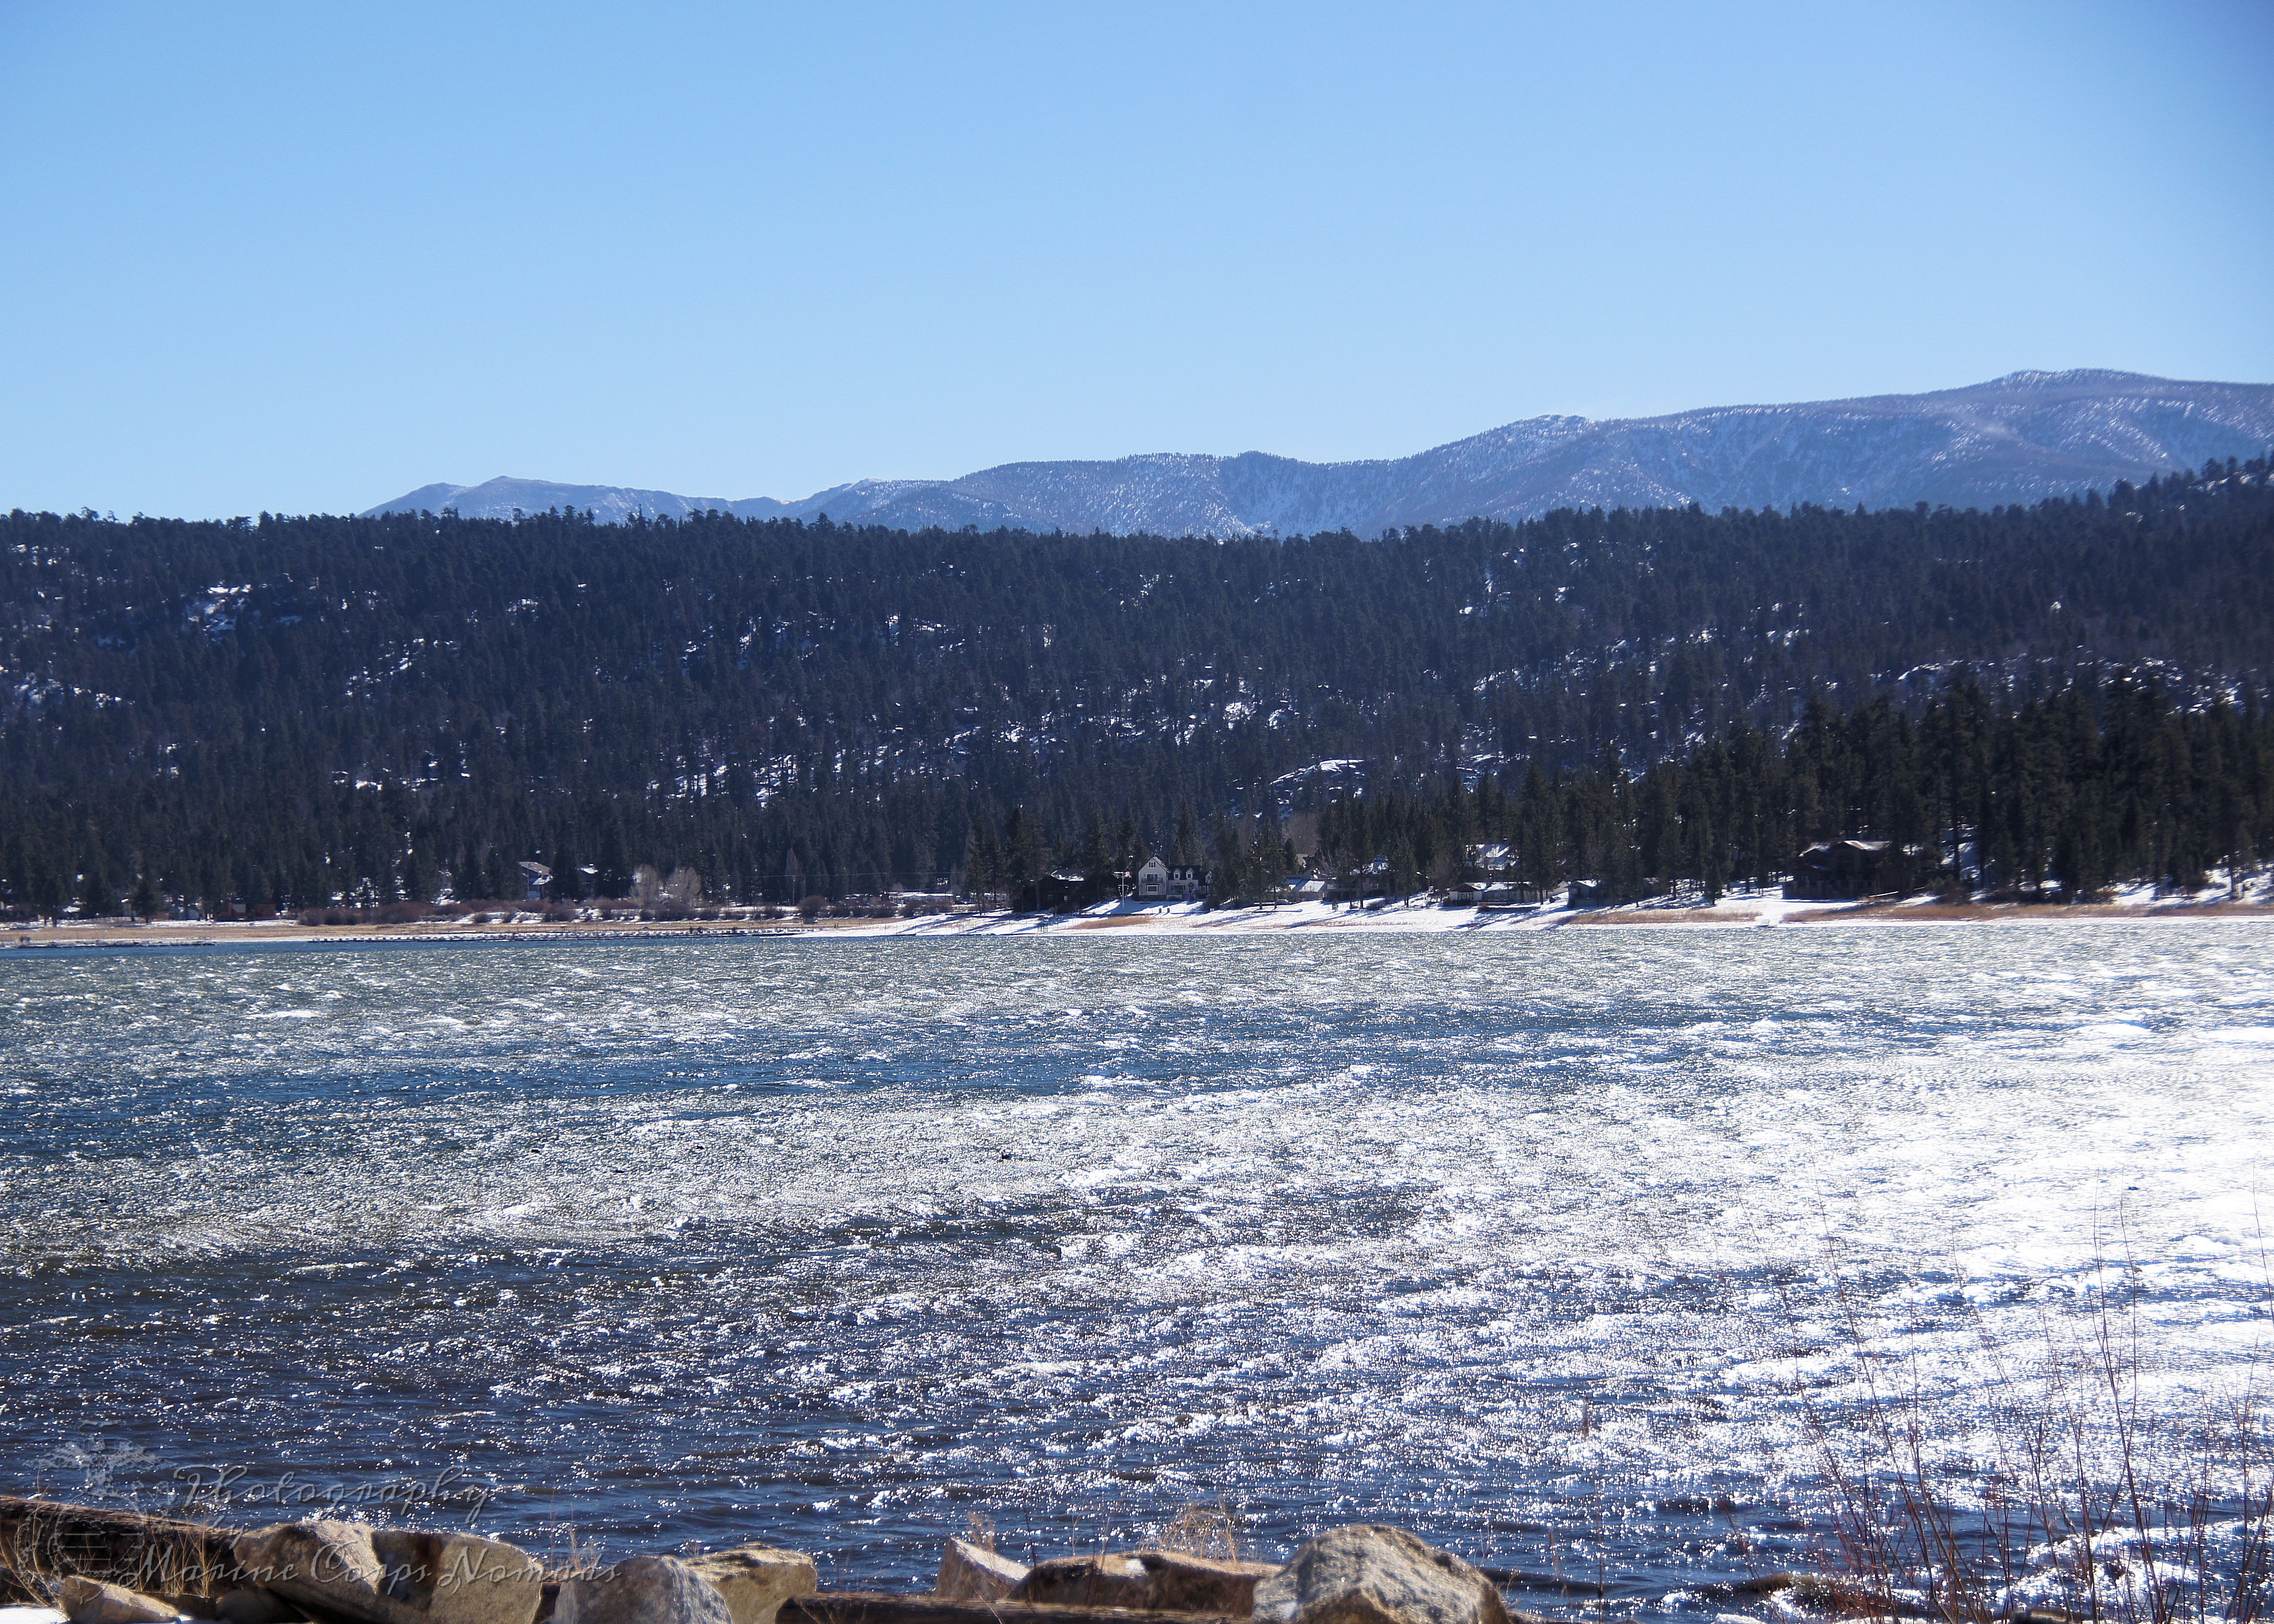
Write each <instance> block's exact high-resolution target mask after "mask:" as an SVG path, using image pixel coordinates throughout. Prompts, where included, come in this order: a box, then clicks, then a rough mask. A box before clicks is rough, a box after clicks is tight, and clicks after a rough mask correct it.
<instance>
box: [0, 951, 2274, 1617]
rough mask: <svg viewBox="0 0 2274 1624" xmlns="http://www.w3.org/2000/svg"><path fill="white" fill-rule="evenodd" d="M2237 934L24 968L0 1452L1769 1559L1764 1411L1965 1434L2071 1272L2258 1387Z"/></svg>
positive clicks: (1703, 1559)
mask: <svg viewBox="0 0 2274 1624" xmlns="http://www.w3.org/2000/svg"><path fill="white" fill-rule="evenodd" d="M2270 943H2274V936H2269V934H2268V933H2267V931H2266V930H2265V929H2264V928H2263V926H2258V925H2254V924H2248V923H2244V924H2230V925H2180V924H2169V923H2151V924H2142V925H2136V926H2129V925H2103V926H2091V927H2071V926H2058V925H2056V926H2045V927H2033V926H2022V925H2015V926H1999V927H1994V928H1987V929H1981V928H1977V929H1967V928H1949V929H1945V928H1920V929H1902V930H1894V929H1881V930H1860V929H1858V930H1846V929H1801V930H1791V931H1781V932H1766V931H1764V932H1748V933H1713V935H1711V936H1709V937H1708V936H1699V935H1698V934H1696V933H1684V932H1683V931H1680V930H1651V929H1633V930H1622V931H1617V932H1608V931H1605V932H1595V933H1589V934H1586V935H1585V936H1582V935H1581V934H1580V933H1557V934H1544V935H1534V936H1510V937H1508V938H1504V939H1499V940H1494V939H1480V938H1470V939H1459V940H1444V939H1441V938H1437V937H1427V936H1403V937H1400V936H1354V937H1351V938H1347V939H1335V940H1316V939H1314V940H1305V941H1300V942H1292V941H1283V940H1278V939H1275V938H1271V937H1246V938H1238V939H1227V940H1220V941H1194V940H1190V939H1186V938H1171V937H1156V938H1147V939H1139V940H1126V939H1124V940H1096V939H1084V938H1081V937H1065V938H1058V939H1050V940H1029V939H1007V940H983V941H960V942H924V941H899V942H895V941H869V942H831V941H813V942H804V941H800V942H786V941H779V940H769V941H747V940H745V941H710V942H687V943H657V944H637V945H622V946H609V947H598V948H596V947H593V946H591V945H576V946H538V945H516V946H472V947H418V948H400V949H382V950H336V949H334V950H301V951H181V952H174V953H165V954H147V955H130V954H118V955H109V956H103V955H93V954H90V955H83V956H63V955H48V956H39V957H34V956H31V955H23V956H11V957H10V958H9V959H7V961H6V962H4V963H0V1016H4V1022H0V1024H4V1025H5V1026H6V1028H7V1030H8V1033H9V1040H10V1041H9V1042H8V1045H7V1051H6V1054H7V1057H6V1060H5V1067H6V1071H5V1073H4V1077H5V1093H4V1095H0V1158H4V1159H0V1181H4V1182H0V1218H4V1221H5V1223H6V1225H7V1232H8V1236H9V1239H8V1243H7V1246H8V1250H7V1253H6V1257H5V1259H4V1262H5V1265H6V1267H9V1268H11V1269H12V1270H13V1272H14V1279H13V1280H12V1282H11V1290H10V1291H9V1292H8V1293H7V1294H6V1298H5V1300H4V1303H0V1391H4V1398H0V1457H4V1461H5V1464H6V1467H7V1471H8V1475H9V1476H10V1477H11V1478H12V1479H13V1480H15V1481H16V1482H19V1483H25V1482H32V1481H39V1482H41V1483H43V1484H44V1485H46V1486H48V1487H49V1491H50V1492H58V1493H72V1494H77V1495H79V1497H81V1498H87V1497H90V1496H92V1497H107V1498H109V1499H113V1500H117V1499H121V1498H127V1499H132V1498H134V1497H137V1496H139V1497H143V1498H145V1499H162V1498H163V1496H164V1495H165V1494H166V1493H167V1492H169V1485H171V1484H173V1483H175V1482H176V1481H177V1476H176V1475H177V1473H179V1472H181V1471H183V1470H197V1469H201V1468H207V1467H211V1466H214V1465H216V1464H219V1465H228V1466H233V1467H242V1468H244V1469H245V1476H244V1477H243V1478H242V1479H240V1480H239V1481H240V1482H241V1483H243V1484H247V1485H255V1487H256V1489H257V1485H260V1484H261V1483H265V1482H274V1481H275V1479H276V1478H277V1477H279V1475H280V1474H282V1473H283V1472H285V1471H286V1470H291V1471H296V1472H297V1473H299V1474H300V1475H301V1477H303V1478H308V1477H313V1478H315V1479H320V1480H321V1481H323V1482H325V1483H328V1484H345V1485H352V1484H357V1483H372V1482H378V1481H380V1480H382V1479H384V1480H388V1481H395V1482H401V1483H407V1484H410V1485H414V1490H413V1492H414V1494H415V1492H416V1485H428V1486H430V1487H432V1486H433V1485H437V1484H440V1485H444V1487H443V1488H442V1489H438V1490H437V1491H436V1492H435V1494H434V1496H433V1500H434V1503H433V1506H430V1507H427V1508H426V1509H427V1511H428V1512H429V1514H430V1515H432V1514H433V1513H436V1512H439V1511H440V1510H443V1509H448V1507H452V1506H455V1505H456V1504H457V1503H458V1502H456V1501H452V1500H448V1494H449V1493H461V1494H463V1490H464V1486H465V1485H467V1484H469V1483H477V1484H478V1485H483V1493H484V1494H485V1495H486V1496H487V1497H488V1498H487V1499H486V1500H485V1502H484V1504H483V1505H482V1507H481V1510H480V1514H479V1515H480V1516H481V1519H482V1521H483V1522H484V1525H485V1526H486V1527H490V1528H492V1529H494V1530H497V1531H501V1532H504V1533H508V1534H517V1535H519V1536H521V1537H523V1538H532V1539H537V1540H538V1541H539V1542H540V1543H542V1541H543V1540H544V1539H545V1538H552V1537H554V1536H556V1535H558V1534H559V1533H560V1531H561V1530H564V1529H574V1530H576V1532H577V1534H578V1536H579V1538H581V1539H583V1540H585V1541H587V1542H589V1541H590V1540H591V1539H592V1538H601V1539H604V1540H608V1539H613V1540H614V1541H616V1542H617V1543H618V1544H620V1545H635V1544H647V1545H670V1544H675V1543H676V1542H678V1541H680V1540H682V1539H704V1540H712V1539H717V1538H723V1537H727V1536H730V1535H733V1536H741V1535H745V1534H753V1533H755V1534H757V1535H761V1536H764V1537H768V1538H776V1539H779V1540H780V1541H782V1542H784V1543H787V1544H792V1545H801V1546H804V1547H806V1548H809V1549H814V1550H817V1551H818V1552H821V1553H824V1554H825V1556H826V1557H827V1559H828V1560H830V1561H831V1562H832V1565H833V1566H832V1573H833V1575H834V1576H835V1580H836V1581H837V1582H849V1581H850V1580H853V1579H862V1580H868V1581H890V1580H894V1579H900V1578H906V1577H909V1576H912V1575H915V1574H916V1573H918V1572H919V1571H922V1570H923V1569H924V1568H925V1566H926V1564H927V1563H929V1562H930V1560H932V1555H933V1552H934V1549H935V1545H936V1541H937V1538H938V1537H939V1535H941V1534H942V1533H943V1532H945V1531H953V1530H956V1529H960V1527H961V1526H962V1524H963V1522H964V1520H965V1518H966V1517H967V1515H968V1514H969V1513H970V1512H971V1511H972V1510H973V1509H975V1508H977V1509H983V1510H984V1511H985V1512H986V1514H987V1515H989V1516H990V1518H991V1520H992V1521H993V1522H994V1524H995V1526H996V1527H997V1528H998V1530H1001V1533H1002V1535H1003V1537H1004V1538H1005V1541H1006V1543H1007V1544H1009V1545H1012V1546H1013V1547H1020V1546H1023V1545H1025V1544H1027V1543H1029V1542H1031V1543H1033V1544H1035V1545H1037V1546H1038V1547H1041V1548H1046V1549H1047V1548H1052V1547H1058V1546H1064V1545H1073V1544H1080V1543H1094V1542H1095V1541H1096V1539H1098V1538H1104V1537H1111V1536H1114V1535H1120V1534H1131V1533H1138V1532H1142V1531H1145V1530H1148V1529H1152V1528H1156V1527H1157V1526H1158V1525H1159V1524H1160V1523H1161V1522H1163V1521H1165V1520H1166V1518H1167V1517H1168V1516H1170V1515H1172V1514H1173V1513H1174V1511H1175V1510H1176V1508H1177V1507H1178V1506H1180V1505H1182V1504H1185V1503H1186V1502H1189V1501H1193V1500H1211V1501H1213V1500H1217V1499H1218V1498H1222V1499H1224V1500H1226V1501H1228V1502H1229V1503H1231V1504H1232V1505H1234V1506H1237V1507H1239V1508H1241V1510H1242V1512H1243V1515H1245V1516H1246V1520H1247V1522H1248V1524H1249V1526H1250V1529H1251V1530H1252V1533H1253V1536H1254V1538H1255V1539H1256V1540H1257V1541H1258V1542H1259V1543H1260V1544H1261V1545H1263V1546H1265V1547H1267V1548H1269V1547H1272V1546H1275V1545H1276V1546H1282V1547H1284V1546H1285V1545H1288V1544H1289V1543H1291V1542H1292V1541H1294V1540H1296V1539H1298V1538H1300V1537H1301V1535H1302V1533H1303V1532H1304V1531H1305V1530H1309V1529H1312V1528H1315V1527H1317V1526H1319V1525H1321V1524H1323V1523H1327V1522H1336V1521H1346V1520H1351V1519H1352V1518H1357V1517H1381V1518H1384V1519H1389V1520H1394V1521H1398V1522H1405V1523H1408V1524H1410V1525H1412V1526H1415V1527H1417V1528H1420V1529H1422V1530H1425V1531H1427V1532H1429V1533H1430V1534H1431V1535H1432V1536H1433V1537H1434V1538H1439V1539H1441V1540H1442V1541H1443V1542H1444V1543H1446V1544H1449V1545H1454V1546H1455V1547H1457V1548H1459V1549H1462V1550H1464V1551H1465V1552H1467V1553H1469V1554H1471V1555H1472V1556H1477V1557H1479V1558H1487V1557H1489V1558H1492V1559H1494V1560H1501V1561H1503V1562H1505V1563H1508V1564H1509V1565H1511V1566H1521V1567H1525V1568H1535V1569H1541V1570H1549V1569H1554V1570H1562V1571H1569V1570H1570V1569H1571V1568H1572V1565H1573V1564H1575V1563H1584V1565H1585V1567H1586V1568H1587V1570H1588V1572H1589V1573H1590V1574H1592V1573H1593V1570H1594V1568H1595V1566H1596V1564H1597V1562H1598V1560H1600V1563H1601V1565H1602V1567H1603V1568H1604V1569H1605V1571H1607V1572H1608V1573H1609V1574H1610V1575H1613V1576H1614V1577H1615V1578H1616V1579H1618V1580H1619V1581H1620V1582H1621V1583H1622V1585H1623V1593H1624V1594H1630V1595H1632V1596H1634V1597H1637V1598H1648V1597H1660V1598H1662V1597H1666V1596H1668V1595H1672V1596H1673V1597H1675V1602H1673V1603H1670V1604H1668V1605H1675V1606H1676V1607H1677V1609H1679V1608H1681V1607H1689V1608H1690V1609H1691V1610H1696V1609H1698V1608H1702V1609H1703V1610H1704V1611H1705V1612H1707V1613H1711V1612H1712V1611H1713V1606H1712V1605H1708V1604H1707V1603H1706V1602H1702V1601H1698V1602H1694V1603H1693V1602H1688V1601H1684V1600H1683V1599H1682V1598H1686V1597H1690V1596H1692V1595H1693V1591H1691V1590H1687V1589H1685V1588H1684V1587H1688V1586H1695V1585H1698V1584H1700V1583H1705V1582H1707V1581H1710V1580H1711V1579H1713V1578H1714V1577H1715V1576H1717V1575H1718V1576H1721V1577H1727V1576H1728V1575H1730V1574H1733V1573H1738V1572H1752V1571H1758V1570H1760V1569H1762V1568H1770V1567H1777V1566H1790V1565H1795V1564H1796V1563H1798V1562H1800V1561H1802V1560H1804V1559H1805V1557H1806V1556H1807V1554H1808V1553H1807V1546H1808V1544H1809V1542H1810V1540H1811V1538H1814V1537H1815V1536H1813V1535H1812V1534H1811V1532H1810V1531H1809V1530H1810V1518H1811V1515H1814V1514H1815V1513H1816V1512H1818V1511H1820V1509H1821V1503H1822V1502H1821V1496H1820V1492H1819V1489H1818V1485H1815V1483H1814V1473H1815V1468H1816V1463H1817V1459H1818V1456H1817V1447H1818V1446H1817V1440H1816V1439H1815V1438H1814V1437H1813V1436H1812V1434H1811V1430H1810V1427H1809V1425H1807V1424H1806V1422H1805V1420H1804V1418H1803V1417H1804V1416H1805V1415H1807V1414H1810V1413H1813V1414H1814V1415H1816V1416H1818V1417H1824V1418H1826V1420H1827V1422H1828V1424H1829V1425H1831V1426H1833V1428H1834V1431H1835V1433H1836V1432H1837V1430H1838V1428H1839V1427H1840V1426H1841V1425H1843V1424H1844V1417H1848V1416H1849V1414H1850V1413H1851V1412H1852V1410H1853V1408H1854V1406H1855V1405H1856V1402H1857V1401H1858V1400H1859V1399H1860V1397H1861V1396H1862V1395H1863V1394H1864V1392H1865V1391H1866V1390H1867V1388H1868V1387H1870V1386H1871V1384H1873V1383H1881V1384H1884V1383H1885V1382H1886V1381H1888V1380H1894V1379H1895V1375H1896V1373H1897V1372H1899V1373H1900V1380H1901V1383H1902V1384H1904V1391H1905V1392H1906V1394H1908V1395H1916V1396H1917V1398H1918V1400H1919V1402H1921V1403H1922V1404H1923V1405H1924V1413H1925V1414H1926V1415H1927V1416H1928V1417H1930V1418H1931V1429H1932V1432H1933V1440H1934V1447H1936V1448H1937V1449H1939V1450H1941V1451H1943V1452H1945V1454H1946V1456H1947V1457H1948V1458H1949V1459H1950V1460H1951V1461H1953V1462H1959V1463H1960V1464H1961V1465H1963V1463H1964V1462H1966V1461H1967V1460H1969V1459H1972V1460H1976V1461H1980V1460H1983V1459H1986V1458H1988V1453H1989V1452H1991V1451H1992V1450H1993V1449H1994V1447H1995V1440H1994V1439H1992V1438H1990V1437H1988V1436H1987V1435H1986V1433H1985V1428H1986V1427H1987V1417H1988V1415H1989V1413H1990V1411H1991V1410H1992V1408H1993V1407H1994V1403H1995V1402H1996V1398H1997V1395H1998V1393H1999V1392H2000V1391H2002V1389H2001V1387H2000V1386H1999V1384H2000V1383H2001V1382H2010V1380H2012V1379H2013V1375H2014V1368H2013V1367H2014V1366H2016V1365H2027V1364H2028V1363H2029V1360H2030V1358H2031V1357H2033V1356H2034V1351H2035V1350H2041V1349H2042V1348H2044V1346H2045V1345H2046V1344H2047V1339H2048V1338H2049V1337H2052V1338H2057V1337H2059V1336H2060V1335H2067V1331H2066V1330H2065V1329H2064V1327H2072V1326H2073V1324H2074V1322H2075V1321H2076V1317H2077V1315H2078V1313H2079V1312H2083V1311H2086V1310H2089V1309H2090V1307H2091V1306H2092V1305H2093V1304H2096V1303H2097V1302H2098V1301H2100V1300H2102V1299H2101V1296H2100V1294H2103V1293H2106V1292H2109V1291H2110V1290H2112V1282H2116V1283H2117V1284H2120V1285H2121V1287H2122V1290H2123V1295H2124V1300H2125V1303H2126V1304H2127V1308H2126V1312H2127V1314H2128V1315H2129V1316H2131V1318H2130V1319H2128V1320H2127V1325H2128V1326H2129V1327H2131V1328H2132V1329H2135V1330H2136V1331H2137V1333H2138V1334H2139V1335H2140V1337H2141V1338H2142V1343H2141V1346H2142V1356H2143V1363H2144V1366H2145V1368H2146V1372H2147V1375H2146V1378H2145V1380H2147V1381H2148V1382H2149V1383H2150V1390H2151V1391H2152V1392H2154V1393H2155V1394H2157V1395H2163V1396H2165V1398H2167V1399H2168V1400H2169V1401H2170V1402H2174V1403H2177V1402H2182V1401H2185V1402H2197V1401H2210V1400H2213V1399H2216V1398H2217V1397H2218V1396H2219V1395H2221V1394H2222V1393H2224V1392H2225V1391H2226V1390H2228V1388H2229V1387H2232V1386H2233V1384H2234V1383H2236V1382H2238V1381H2240V1380H2245V1379H2246V1375H2247V1372H2248V1367H2249V1365H2250V1363H2251V1361H2252V1360H2253V1358H2254V1357H2257V1355H2258V1354H2259V1352H2260V1350H2263V1344H2264V1341H2265V1332H2266V1330H2267V1328H2268V1327H2269V1323H2270V1321H2269V1319H2268V1312H2269V1306H2270V1304H2269V1291H2268V1287H2267V1273H2266V1256H2265V1251H2264V1246H2263V1234H2262V1230H2261V1210H2262V1207H2263V1206H2264V1205H2266V1195H2267V1185H2268V1174H2269V1170H2270V1167H2274V1152H2270V1148H2269V1147H2270V1146H2274V1120H2270V1119H2274V951H2269V945H2270ZM1859 1338H1860V1339H1861V1342H1862V1345H1861V1346H1859ZM1993 1354H1994V1356H1995V1357H1993ZM1803 1400H1805V1401H1806V1402H1805V1403H1803V1402H1802V1401H1803ZM90 1461H92V1462H96V1465H94V1466H93V1467H90V1466H88V1465H87V1462H90ZM450 1473H457V1474H463V1476H461V1477H448V1474H450ZM91 1475H94V1476H99V1477H100V1481H99V1482H95V1483H93V1484H92V1485H91V1486H90V1484H89V1478H90V1476H91ZM248 1504H250V1502H248ZM1717 1506H1718V1507H1721V1508H1719V1509H1717V1508H1716V1507H1717ZM414 1509H416V1507H414ZM250 1515H258V1516H260V1519H261V1520H267V1511H266V1508H265V1507H263V1508H262V1510H260V1512H257V1513H251V1514H250ZM1598 1542H1600V1544H1601V1545H1602V1546H1603V1547H1604V1548H1603V1550H1601V1551H1600V1552H1598V1551H1597V1548H1596V1547H1597V1544H1598Z"/></svg>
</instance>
